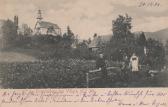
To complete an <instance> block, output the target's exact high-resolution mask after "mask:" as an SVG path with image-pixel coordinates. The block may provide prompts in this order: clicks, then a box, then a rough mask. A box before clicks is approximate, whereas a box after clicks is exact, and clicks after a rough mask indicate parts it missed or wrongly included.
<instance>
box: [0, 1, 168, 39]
mask: <svg viewBox="0 0 168 107" xmlns="http://www.w3.org/2000/svg"><path fill="white" fill-rule="evenodd" d="M142 2H145V3H146V4H148V3H150V2H152V3H159V4H160V6H153V5H152V6H147V5H145V6H142V7H139V5H140V3H142ZM38 9H41V10H42V16H43V20H45V21H49V22H53V23H56V24H58V25H59V26H60V27H61V29H62V32H65V30H66V27H67V26H68V25H69V26H70V28H71V30H72V31H73V32H74V34H76V35H78V36H79V38H80V39H87V38H89V37H93V35H94V33H97V34H98V35H108V34H112V30H111V29H112V20H115V19H116V18H117V17H118V15H119V14H120V15H124V14H125V13H127V14H128V15H129V16H131V17H132V18H133V20H132V26H133V28H132V31H147V32H154V31H157V30H160V29H164V28H168V0H0V19H13V17H14V15H18V17H19V23H20V25H21V24H22V23H26V24H28V25H29V26H30V27H31V28H32V29H33V28H34V25H35V23H36V17H37V10H38Z"/></svg>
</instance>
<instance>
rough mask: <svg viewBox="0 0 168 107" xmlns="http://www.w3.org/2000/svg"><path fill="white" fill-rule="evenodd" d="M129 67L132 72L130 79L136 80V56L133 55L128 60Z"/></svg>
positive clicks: (137, 67) (137, 61)
mask: <svg viewBox="0 0 168 107" xmlns="http://www.w3.org/2000/svg"><path fill="white" fill-rule="evenodd" d="M130 66H131V71H132V74H133V75H132V79H133V80H137V79H138V76H139V58H138V56H136V55H135V53H133V55H132V56H131V58H130Z"/></svg>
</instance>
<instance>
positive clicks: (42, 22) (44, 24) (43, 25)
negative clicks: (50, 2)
mask: <svg viewBox="0 0 168 107" xmlns="http://www.w3.org/2000/svg"><path fill="white" fill-rule="evenodd" d="M39 25H40V27H41V28H49V27H51V26H53V27H54V29H60V27H59V26H58V25H57V24H54V23H51V22H46V21H41V22H39Z"/></svg>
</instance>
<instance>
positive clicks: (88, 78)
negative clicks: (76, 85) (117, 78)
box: [86, 67, 121, 88]
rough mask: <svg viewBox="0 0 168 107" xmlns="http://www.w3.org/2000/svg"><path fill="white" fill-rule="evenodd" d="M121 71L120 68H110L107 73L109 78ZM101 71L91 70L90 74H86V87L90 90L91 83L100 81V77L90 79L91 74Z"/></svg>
mask: <svg viewBox="0 0 168 107" xmlns="http://www.w3.org/2000/svg"><path fill="white" fill-rule="evenodd" d="M118 70H119V71H120V70H121V69H120V68H119V67H108V68H107V71H108V76H110V75H112V74H116V73H117V71H118ZM100 71H101V69H96V70H90V71H89V72H87V73H86V87H87V88H89V82H90V81H93V80H96V79H100V78H101V77H100V76H96V77H94V78H90V74H92V73H98V72H100Z"/></svg>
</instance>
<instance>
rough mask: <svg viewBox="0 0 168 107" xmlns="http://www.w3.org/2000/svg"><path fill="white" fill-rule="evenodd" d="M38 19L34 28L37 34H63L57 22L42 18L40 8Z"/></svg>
mask: <svg viewBox="0 0 168 107" xmlns="http://www.w3.org/2000/svg"><path fill="white" fill-rule="evenodd" d="M36 19H37V22H36V24H35V28H34V34H35V35H40V34H42V35H53V36H57V35H61V28H60V27H59V26H58V25H57V24H54V23H51V22H48V21H43V20H42V19H43V18H42V15H41V10H38V17H37V18H36Z"/></svg>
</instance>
